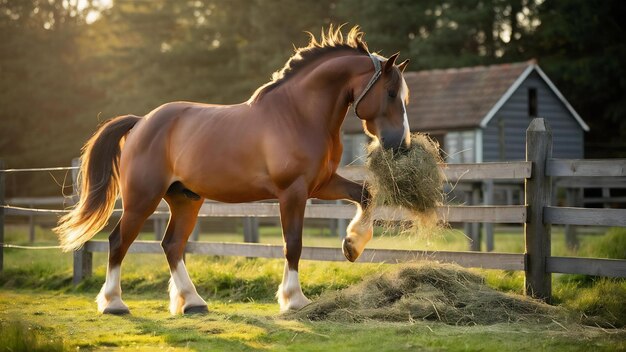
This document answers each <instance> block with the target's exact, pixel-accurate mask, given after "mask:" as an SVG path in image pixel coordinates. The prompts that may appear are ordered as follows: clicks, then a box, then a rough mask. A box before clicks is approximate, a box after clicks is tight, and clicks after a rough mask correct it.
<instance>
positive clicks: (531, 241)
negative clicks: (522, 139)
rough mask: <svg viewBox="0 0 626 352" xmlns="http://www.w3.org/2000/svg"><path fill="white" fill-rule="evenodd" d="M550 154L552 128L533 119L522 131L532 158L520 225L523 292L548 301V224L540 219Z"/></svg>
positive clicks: (548, 195)
mask: <svg viewBox="0 0 626 352" xmlns="http://www.w3.org/2000/svg"><path fill="white" fill-rule="evenodd" d="M550 157H552V131H551V130H550V127H549V126H548V124H547V122H546V121H545V120H544V119H541V118H536V119H533V120H532V121H531V123H530V126H529V127H528V129H527V130H526V160H527V161H532V174H531V177H530V178H528V179H526V181H525V185H526V192H525V195H526V202H525V203H526V206H527V207H528V218H527V220H526V223H525V224H524V235H525V240H526V270H525V271H526V272H525V274H526V275H525V282H524V291H525V294H526V295H530V296H532V297H534V298H539V299H542V300H544V301H546V302H550V298H551V293H552V282H551V281H552V275H551V274H550V273H548V272H546V258H547V257H549V256H550V224H545V223H544V221H543V210H544V206H547V205H550V201H551V200H552V181H551V179H550V177H549V176H546V162H547V160H548V159H550Z"/></svg>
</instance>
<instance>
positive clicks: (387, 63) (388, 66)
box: [385, 53, 400, 72]
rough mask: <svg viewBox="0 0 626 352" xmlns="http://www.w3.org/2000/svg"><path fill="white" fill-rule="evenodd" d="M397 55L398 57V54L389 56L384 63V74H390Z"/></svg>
mask: <svg viewBox="0 0 626 352" xmlns="http://www.w3.org/2000/svg"><path fill="white" fill-rule="evenodd" d="M398 55H400V53H395V54H393V55H391V56H390V57H389V59H387V61H385V72H391V69H392V68H393V65H395V63H396V59H397V58H398Z"/></svg>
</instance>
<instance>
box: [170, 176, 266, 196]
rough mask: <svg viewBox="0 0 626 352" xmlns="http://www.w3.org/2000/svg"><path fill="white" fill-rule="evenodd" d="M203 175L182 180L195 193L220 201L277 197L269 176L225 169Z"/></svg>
mask: <svg viewBox="0 0 626 352" xmlns="http://www.w3.org/2000/svg"><path fill="white" fill-rule="evenodd" d="M201 175H202V176H192V177H186V178H182V179H181V180H180V181H181V182H182V183H183V184H184V185H185V187H186V188H188V189H189V190H191V191H193V192H194V193H197V194H198V195H200V196H202V197H204V198H206V199H211V200H215V201H219V202H227V203H240V202H252V201H257V200H265V199H273V198H276V196H275V192H274V191H273V189H272V188H273V187H272V186H271V183H270V182H269V177H266V176H263V175H257V176H252V175H249V174H248V175H246V174H233V173H230V172H224V171H223V170H222V172H207V173H202V174H201ZM250 176H252V177H250Z"/></svg>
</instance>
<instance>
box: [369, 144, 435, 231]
mask: <svg viewBox="0 0 626 352" xmlns="http://www.w3.org/2000/svg"><path fill="white" fill-rule="evenodd" d="M442 162H443V160H442V159H441V156H440V154H439V144H438V143H437V142H435V141H433V140H432V139H430V138H429V137H428V136H426V135H424V134H421V133H414V134H412V136H411V145H410V147H408V149H406V150H403V151H402V152H393V151H392V150H389V149H384V148H382V146H381V145H380V144H379V143H378V142H377V141H374V142H372V143H370V145H369V146H368V159H367V167H368V169H369V171H370V174H371V177H370V179H369V180H368V188H369V190H370V192H371V193H372V196H373V199H374V202H375V203H376V204H377V205H385V206H399V207H403V208H405V209H408V210H410V211H411V212H412V213H413V214H414V215H415V219H414V222H415V224H411V227H412V226H413V225H417V226H418V227H421V228H429V229H432V228H434V227H435V225H436V223H437V214H436V208H437V207H438V206H440V205H442V204H443V196H444V195H443V184H444V182H445V175H444V174H443V172H442V170H441V168H440V167H439V163H442Z"/></svg>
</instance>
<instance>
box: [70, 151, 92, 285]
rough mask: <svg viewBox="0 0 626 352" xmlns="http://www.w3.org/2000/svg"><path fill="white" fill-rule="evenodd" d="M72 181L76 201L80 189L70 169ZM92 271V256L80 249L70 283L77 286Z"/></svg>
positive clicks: (74, 161) (74, 171) (76, 164)
mask: <svg viewBox="0 0 626 352" xmlns="http://www.w3.org/2000/svg"><path fill="white" fill-rule="evenodd" d="M72 166H73V167H80V159H79V158H75V159H72ZM72 181H73V183H72V184H73V186H74V194H73V197H72V198H73V199H75V200H76V202H77V201H78V196H79V194H80V187H79V185H78V170H77V169H72ZM92 269H93V254H92V253H91V252H89V251H87V250H86V249H85V247H84V246H83V247H81V248H79V249H77V250H76V251H75V252H74V277H73V278H72V283H73V284H74V285H78V284H79V283H80V282H81V281H82V280H83V279H84V278H87V277H90V276H91V273H92Z"/></svg>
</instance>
